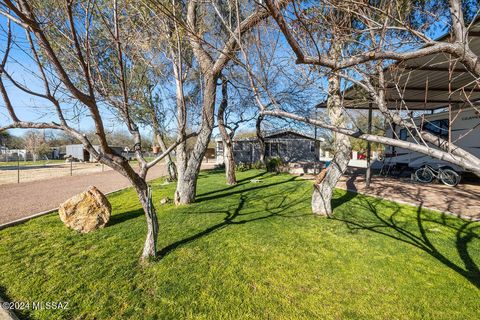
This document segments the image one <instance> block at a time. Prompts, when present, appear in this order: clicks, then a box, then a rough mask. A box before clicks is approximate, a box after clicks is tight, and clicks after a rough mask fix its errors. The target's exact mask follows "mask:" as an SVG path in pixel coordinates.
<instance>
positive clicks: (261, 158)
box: [255, 115, 267, 167]
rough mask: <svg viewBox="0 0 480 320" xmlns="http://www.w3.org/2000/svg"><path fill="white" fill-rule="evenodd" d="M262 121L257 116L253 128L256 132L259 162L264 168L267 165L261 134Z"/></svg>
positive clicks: (261, 117) (261, 118)
mask: <svg viewBox="0 0 480 320" xmlns="http://www.w3.org/2000/svg"><path fill="white" fill-rule="evenodd" d="M262 121H263V116H262V115H259V116H258V118H257V121H256V123H255V128H256V132H257V140H258V145H259V147H260V156H259V161H260V163H261V164H262V165H263V166H264V167H266V166H267V163H266V161H265V139H264V138H263V134H262Z"/></svg>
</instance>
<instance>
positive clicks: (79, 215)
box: [58, 186, 112, 233]
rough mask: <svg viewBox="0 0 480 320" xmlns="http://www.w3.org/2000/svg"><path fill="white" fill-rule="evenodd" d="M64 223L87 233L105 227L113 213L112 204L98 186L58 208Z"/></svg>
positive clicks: (91, 187)
mask: <svg viewBox="0 0 480 320" xmlns="http://www.w3.org/2000/svg"><path fill="white" fill-rule="evenodd" d="M58 213H59V215H60V219H61V220H62V221H63V223H64V224H65V225H66V226H68V227H70V228H72V229H73V230H76V231H78V232H82V233H87V232H90V231H94V230H97V229H100V228H103V227H105V225H106V224H107V222H108V220H110V216H111V213H112V206H111V204H110V202H108V200H107V198H106V197H105V195H104V194H103V193H101V192H100V190H98V189H97V188H95V187H93V186H90V187H88V189H87V191H85V192H82V193H80V194H77V195H76V196H73V197H72V198H70V199H68V200H67V201H65V202H64V203H62V204H61V205H60V208H59V209H58Z"/></svg>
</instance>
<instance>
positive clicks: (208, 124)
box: [175, 0, 289, 204]
mask: <svg viewBox="0 0 480 320" xmlns="http://www.w3.org/2000/svg"><path fill="white" fill-rule="evenodd" d="M288 2H289V1H287V0H282V1H280V2H279V5H280V6H283V5H285V4H287V3H288ZM209 5H211V6H212V7H213V8H212V7H210V6H209ZM209 5H207V3H201V2H199V1H196V0H194V1H190V2H188V4H187V12H186V21H183V22H182V25H183V26H185V32H186V34H187V38H188V40H189V43H190V46H191V48H192V52H193V55H194V57H195V59H196V62H197V63H198V65H199V69H200V72H201V76H202V81H201V82H202V89H203V91H202V96H201V100H202V101H201V105H202V111H201V116H202V120H201V124H200V128H199V130H198V137H197V140H196V143H195V146H194V148H193V151H192V152H191V154H190V156H189V158H188V160H187V156H186V153H185V148H179V149H177V167H178V184H177V190H176V192H175V203H177V204H187V203H191V202H193V201H194V200H195V191H196V185H197V178H198V173H199V170H200V165H201V162H202V159H203V157H204V155H205V151H206V148H207V146H208V144H209V141H210V137H211V134H212V130H213V126H214V111H215V102H216V94H217V83H218V80H219V79H220V76H221V73H222V71H223V69H224V68H225V66H226V65H227V64H228V63H229V62H230V61H231V59H232V58H233V57H234V56H235V53H236V52H237V51H238V50H239V45H240V42H241V40H240V37H241V36H243V35H244V34H246V33H247V32H249V31H250V30H251V29H253V28H255V27H256V26H257V25H258V24H259V23H260V22H262V21H264V20H265V19H267V18H268V16H269V12H268V11H267V10H266V9H265V8H263V7H261V6H256V5H255V6H253V8H252V6H251V5H246V6H245V7H246V8H242V11H241V10H240V7H238V6H237V7H235V8H234V9H233V10H232V15H231V16H232V17H234V19H233V21H232V26H231V27H232V29H233V30H234V32H232V33H228V35H227V36H226V37H224V38H223V39H218V38H216V39H215V37H214V36H215V35H214V34H213V33H209V32H207V28H206V26H207V23H210V29H213V31H214V32H215V31H217V29H215V27H217V26H218V25H220V26H223V25H224V21H221V20H220V21H219V19H214V16H213V15H212V14H210V15H209V11H208V10H209V9H211V10H214V11H215V10H218V7H216V6H215V3H214V2H212V3H211V4H209ZM249 7H250V8H249ZM248 9H250V14H249V15H247V13H246V12H245V11H247V10H248ZM210 12H211V11H210ZM243 16H246V17H245V18H241V17H243ZM208 18H210V19H209V20H208ZM212 26H213V28H212ZM212 38H214V40H215V41H216V43H211V42H209V39H212ZM215 44H219V45H215ZM209 48H210V49H211V50H209ZM182 110H183V106H182ZM184 115H185V112H183V111H182V112H179V113H178V119H179V131H180V132H182V130H184V128H185V125H184V124H185V120H184V118H185V117H184ZM180 119H182V121H180Z"/></svg>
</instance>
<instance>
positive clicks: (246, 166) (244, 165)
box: [235, 162, 251, 171]
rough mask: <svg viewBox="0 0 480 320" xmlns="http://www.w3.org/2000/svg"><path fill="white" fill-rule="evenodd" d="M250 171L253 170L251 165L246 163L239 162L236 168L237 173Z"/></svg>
mask: <svg viewBox="0 0 480 320" xmlns="http://www.w3.org/2000/svg"><path fill="white" fill-rule="evenodd" d="M250 169H251V165H250V164H249V163H244V162H239V163H238V164H237V165H236V167H235V170H237V171H247V170H250Z"/></svg>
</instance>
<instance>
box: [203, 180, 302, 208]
mask: <svg viewBox="0 0 480 320" xmlns="http://www.w3.org/2000/svg"><path fill="white" fill-rule="evenodd" d="M251 179H252V178H249V179H248V180H251ZM296 180H297V177H294V176H292V177H291V178H289V179H287V180H282V181H278V182H272V183H265V181H263V182H259V183H258V184H256V185H255V186H254V187H253V186H252V187H250V188H243V189H240V190H236V191H231V192H225V191H228V190H232V189H234V188H235V187H238V186H239V185H238V184H237V185H235V186H231V187H227V188H224V189H220V190H216V191H215V192H211V193H218V194H216V195H213V196H209V197H205V195H206V194H203V195H202V196H197V198H196V202H203V201H209V200H214V199H219V198H225V197H229V196H232V195H235V194H239V193H243V192H247V191H254V190H260V189H264V188H269V187H273V186H278V185H281V184H285V183H289V182H292V181H296ZM248 183H250V182H246V183H243V184H248ZM220 192H221V193H220Z"/></svg>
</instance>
